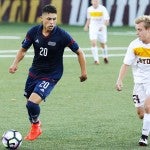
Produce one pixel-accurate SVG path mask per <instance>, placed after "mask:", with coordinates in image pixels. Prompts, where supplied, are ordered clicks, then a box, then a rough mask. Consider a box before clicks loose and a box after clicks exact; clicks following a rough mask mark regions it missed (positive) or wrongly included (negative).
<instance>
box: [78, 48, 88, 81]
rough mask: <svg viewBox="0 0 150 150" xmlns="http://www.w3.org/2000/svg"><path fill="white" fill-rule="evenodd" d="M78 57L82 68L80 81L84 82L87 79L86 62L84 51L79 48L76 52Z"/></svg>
mask: <svg viewBox="0 0 150 150" xmlns="http://www.w3.org/2000/svg"><path fill="white" fill-rule="evenodd" d="M76 54H77V56H78V61H79V64H80V68H81V76H80V81H81V82H83V81H85V80H86V79H87V71H86V60H85V56H84V53H83V51H82V50H81V49H80V48H79V49H78V50H77V52H76Z"/></svg>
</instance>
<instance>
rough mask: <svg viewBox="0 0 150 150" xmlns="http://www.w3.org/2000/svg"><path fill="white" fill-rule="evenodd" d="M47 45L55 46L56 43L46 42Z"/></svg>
mask: <svg viewBox="0 0 150 150" xmlns="http://www.w3.org/2000/svg"><path fill="white" fill-rule="evenodd" d="M48 45H50V46H55V45H56V42H52V41H49V42H48Z"/></svg>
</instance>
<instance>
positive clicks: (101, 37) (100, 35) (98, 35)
mask: <svg viewBox="0 0 150 150" xmlns="http://www.w3.org/2000/svg"><path fill="white" fill-rule="evenodd" d="M89 38H90V40H97V41H99V42H100V43H106V42H107V27H105V26H104V27H103V29H102V31H99V29H98V28H92V29H89Z"/></svg>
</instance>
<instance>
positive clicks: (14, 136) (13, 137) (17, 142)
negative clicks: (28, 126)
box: [2, 129, 22, 150]
mask: <svg viewBox="0 0 150 150" xmlns="http://www.w3.org/2000/svg"><path fill="white" fill-rule="evenodd" d="M2 143H3V145H4V146H5V148H8V149H14V150H15V149H17V148H19V147H20V146H21V144H22V135H21V134H20V132H18V131H16V130H13V129H12V130H8V131H6V132H5V133H4V134H3V136H2Z"/></svg>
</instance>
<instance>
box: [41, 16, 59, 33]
mask: <svg viewBox="0 0 150 150" xmlns="http://www.w3.org/2000/svg"><path fill="white" fill-rule="evenodd" d="M41 18H42V23H43V28H44V29H45V30H46V31H48V32H50V31H52V30H53V29H54V27H55V26H56V22H57V14H55V13H43V14H42V17H41Z"/></svg>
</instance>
